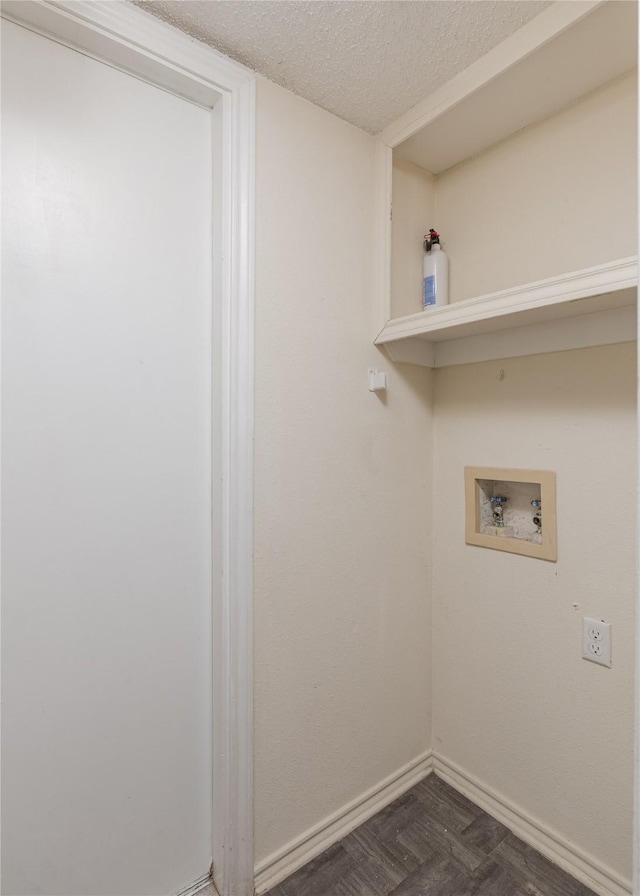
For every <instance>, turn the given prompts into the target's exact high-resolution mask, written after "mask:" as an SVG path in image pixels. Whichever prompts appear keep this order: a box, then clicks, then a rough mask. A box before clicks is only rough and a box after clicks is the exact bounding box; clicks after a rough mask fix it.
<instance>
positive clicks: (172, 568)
mask: <svg viewBox="0 0 640 896" xmlns="http://www.w3.org/2000/svg"><path fill="white" fill-rule="evenodd" d="M2 119H3V120H2V169H3V170H2V177H3V207H2V262H3V265H2V267H3V270H2V297H3V332H2V348H3V482H2V487H3V606H2V609H3V645H2V646H3V653H2V657H3V732H2V733H3V750H2V764H3V769H2V771H3V778H2V784H3V791H2V860H3V869H2V871H3V873H2V892H3V893H6V894H13V896H20V894H30V896H36V894H47V896H56V894H60V896H107V894H108V896H145V894H154V896H155V894H158V896H160V894H162V896H167V894H171V893H176V892H179V891H180V890H182V889H184V888H185V887H186V886H187V885H189V884H190V883H191V882H193V881H194V880H196V879H199V878H202V877H204V876H206V875H207V873H208V871H209V864H210V861H211V804H212V800H211V764H212V762H211V733H210V732H211V708H210V707H211V672H210V670H211V628H210V627H211V619H210V616H211V445H210V439H211V395H210V388H211V387H210V383H211V373H210V370H211V319H212V314H211V287H210V284H211V267H210V266H211V255H212V232H211V177H212V172H211V133H210V129H211V124H210V113H209V112H208V111H207V110H204V109H201V108H199V107H198V106H196V105H193V104H191V103H189V102H187V101H185V100H182V99H179V98H177V97H175V96H173V95H171V94H169V93H166V92H164V91H162V90H160V89H159V88H157V87H154V86H151V85H149V84H147V83H145V82H143V81H141V80H138V79H137V78H135V77H132V76H129V75H127V74H125V73H123V72H121V71H119V70H116V69H114V68H111V67H110V66H108V65H106V64H103V63H101V62H98V61H96V60H94V59H92V58H89V57H87V56H84V55H81V54H80V53H78V52H76V51H74V50H71V49H68V48H66V47H63V46H61V45H59V44H57V43H55V42H53V41H51V40H49V39H47V38H44V37H42V36H39V35H37V34H35V33H32V32H31V31H28V30H26V29H24V28H22V27H19V26H17V25H15V24H10V23H4V24H3V26H2Z"/></svg>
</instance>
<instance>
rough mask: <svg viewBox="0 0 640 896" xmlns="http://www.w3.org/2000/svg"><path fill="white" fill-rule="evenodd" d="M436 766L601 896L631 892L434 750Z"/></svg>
mask: <svg viewBox="0 0 640 896" xmlns="http://www.w3.org/2000/svg"><path fill="white" fill-rule="evenodd" d="M433 770H434V772H435V773H436V774H437V775H438V777H439V778H442V779H443V780H445V781H446V782H447V783H448V784H451V786H452V787H454V788H455V789H456V790H458V791H459V792H460V793H462V794H463V795H464V796H466V797H467V798H468V799H470V800H471V801H472V802H474V803H475V804H476V805H477V806H480V808H481V809H484V810H485V812H488V813H489V814H490V815H493V817H494V818H496V819H497V820H498V821H501V822H502V824H504V825H505V826H506V827H508V828H509V830H510V831H513V833H514V834H516V836H518V837H520V838H521V839H522V840H524V841H525V842H526V843H528V844H530V845H531V846H533V847H534V848H535V849H537V850H538V852H540V853H542V855H544V856H546V857H547V858H548V859H549V860H550V861H552V862H554V863H555V864H556V865H559V866H560V868H562V869H564V870H565V871H567V872H568V873H569V874H571V875H572V876H573V877H575V878H576V880H579V881H580V882H581V883H584V884H586V885H587V886H588V887H590V888H591V889H592V890H594V891H595V892H596V893H599V894H601V896H631V894H632V885H631V881H629V880H626V879H625V878H623V877H622V876H621V875H619V874H618V873H617V872H615V871H613V870H612V869H611V868H608V867H607V866H606V865H603V864H602V863H601V862H599V861H598V860H597V859H595V858H594V857H593V856H591V855H589V854H588V853H586V852H584V851H583V850H581V849H580V848H579V847H578V846H576V844H575V843H571V842H570V841H569V840H567V839H566V838H564V837H563V836H562V835H561V834H559V833H558V832H556V831H554V830H551V829H550V828H548V827H547V826H546V825H545V824H543V823H542V822H541V821H538V820H537V819H536V818H534V817H533V816H532V815H529V813H528V812H526V811H525V810H524V809H522V808H521V807H520V806H517V805H516V804H515V803H512V802H511V801H510V800H507V799H506V798H505V797H503V796H502V795H501V794H499V793H497V792H496V791H495V790H493V789H492V788H491V787H489V786H488V785H487V784H484V783H483V782H481V781H479V780H478V779H477V778H475V777H474V776H473V775H471V774H470V773H469V772H466V771H465V770H464V769H462V768H460V767H459V766H458V765H456V764H455V763H453V762H450V761H449V760H448V759H445V758H444V757H443V756H440V755H438V754H434V756H433Z"/></svg>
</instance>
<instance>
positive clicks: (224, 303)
mask: <svg viewBox="0 0 640 896" xmlns="http://www.w3.org/2000/svg"><path fill="white" fill-rule="evenodd" d="M1 12H2V16H3V17H5V18H7V19H10V20H12V21H14V22H17V23H18V24H21V25H24V26H26V27H27V28H30V29H31V30H33V31H37V32H39V33H40V34H44V35H45V36H47V37H50V38H53V39H54V40H57V41H59V42H60V43H63V44H66V45H67V46H70V47H73V48H75V49H77V50H79V51H80V52H83V53H85V54H87V55H90V56H93V57H95V58H97V59H100V60H102V61H103V62H106V63H108V64H110V65H113V66H114V67H115V68H119V69H122V70H123V71H127V72H129V73H131V74H133V75H135V76H137V77H140V78H142V79H144V80H145V81H148V82H150V83H152V84H156V85H157V86H160V87H162V88H164V89H166V90H169V91H171V92H173V93H175V94H177V95H179V96H182V97H184V98H185V99H188V100H190V101H191V102H195V103H197V104H198V105H200V106H203V107H204V108H208V109H210V110H211V113H212V128H213V131H212V133H213V134H214V140H213V142H214V158H213V159H212V164H213V166H214V182H215V187H214V193H215V196H214V202H213V206H214V207H213V209H212V213H213V218H214V232H215V236H216V239H215V244H216V245H217V246H220V247H221V252H215V251H214V264H213V269H214V282H213V283H212V297H213V299H214V302H213V304H214V315H213V320H214V329H215V331H216V332H214V340H213V344H214V355H215V354H216V352H218V353H219V359H220V360H219V363H214V383H213V395H214V408H213V439H212V444H213V452H212V453H213V463H214V477H213V483H214V485H213V537H214V549H213V555H214V560H215V568H216V570H217V572H216V574H215V575H214V577H213V583H214V584H213V595H212V600H213V619H214V632H213V642H214V645H213V673H214V674H213V701H214V707H213V714H214V721H215V723H214V729H213V763H214V767H213V778H214V790H215V799H214V808H213V818H214V838H213V840H214V842H213V844H212V847H213V856H214V866H215V867H214V880H215V884H216V886H217V888H218V890H219V893H220V896H253V786H252V781H253V740H252V646H253V640H252V596H253V569H252V562H253V357H254V350H253V300H254V144H255V76H254V74H253V73H252V72H251V71H249V70H248V69H246V68H244V66H241V65H239V64H237V63H235V62H232V61H231V60H230V59H227V58H226V57H225V56H222V55H221V54H220V53H217V52H215V51H214V50H212V49H210V48H208V47H206V46H204V45H203V44H201V43H199V42H197V41H195V40H192V39H191V38H189V37H187V36H186V35H183V34H181V33H180V32H178V31H177V30H175V29H173V28H171V27H170V26H168V25H165V24H164V23H162V22H160V21H158V20H157V19H155V18H153V17H152V16H150V15H149V14H148V13H146V12H144V11H142V10H140V9H138V8H137V7H134V6H132V5H130V4H128V3H125V2H121V0H89V2H87V0H76V2H51V0H3V2H2V8H1ZM217 361H218V358H216V357H214V362H217Z"/></svg>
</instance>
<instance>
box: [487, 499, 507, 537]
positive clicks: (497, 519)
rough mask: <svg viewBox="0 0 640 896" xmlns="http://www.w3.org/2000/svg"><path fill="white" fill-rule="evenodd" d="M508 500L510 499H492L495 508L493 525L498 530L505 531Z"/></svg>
mask: <svg viewBox="0 0 640 896" xmlns="http://www.w3.org/2000/svg"><path fill="white" fill-rule="evenodd" d="M508 500H509V499H508V498H501V497H499V496H496V497H493V498H491V499H490V501H491V504H492V506H493V525H494V526H495V527H496V529H504V510H505V507H504V505H505V504H506V503H507V501H508Z"/></svg>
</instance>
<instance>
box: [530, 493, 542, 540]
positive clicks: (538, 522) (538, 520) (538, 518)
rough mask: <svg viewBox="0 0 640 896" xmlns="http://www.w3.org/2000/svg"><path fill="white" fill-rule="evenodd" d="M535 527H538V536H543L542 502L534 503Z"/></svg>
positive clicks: (532, 504) (532, 503)
mask: <svg viewBox="0 0 640 896" xmlns="http://www.w3.org/2000/svg"><path fill="white" fill-rule="evenodd" d="M531 506H532V507H533V525H534V526H535V527H536V535H542V501H539V500H538V501H532V502H531Z"/></svg>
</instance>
